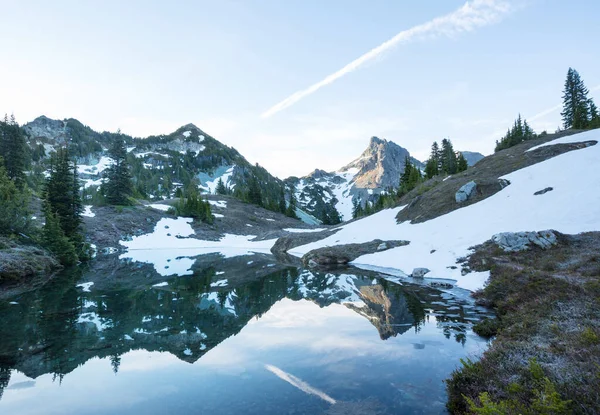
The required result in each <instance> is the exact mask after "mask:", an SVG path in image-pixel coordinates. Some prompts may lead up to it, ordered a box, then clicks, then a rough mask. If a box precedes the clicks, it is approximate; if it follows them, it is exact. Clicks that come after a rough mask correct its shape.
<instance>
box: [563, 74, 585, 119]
mask: <svg viewBox="0 0 600 415" xmlns="http://www.w3.org/2000/svg"><path fill="white" fill-rule="evenodd" d="M587 94H588V89H587V88H586V87H585V84H584V83H583V80H582V79H581V77H580V76H579V73H578V72H577V71H576V70H575V69H573V68H569V70H568V72H567V79H566V80H565V89H564V90H563V111H562V112H561V116H562V119H563V126H564V128H586V127H587V126H588V124H589V121H590V114H589V112H590V108H589V101H588V97H587Z"/></svg>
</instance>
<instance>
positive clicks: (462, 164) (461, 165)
mask: <svg viewBox="0 0 600 415" xmlns="http://www.w3.org/2000/svg"><path fill="white" fill-rule="evenodd" d="M468 168H469V164H468V163H467V159H466V158H465V156H463V154H462V153H460V154H459V155H458V167H457V170H458V172H461V171H465V170H467V169H468Z"/></svg>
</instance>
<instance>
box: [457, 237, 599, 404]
mask: <svg viewBox="0 0 600 415" xmlns="http://www.w3.org/2000/svg"><path fill="white" fill-rule="evenodd" d="M598 246H600V233H598V232H594V233H586V234H581V235H576V236H566V235H563V236H561V237H560V243H559V245H558V246H555V247H553V248H550V249H548V250H541V249H535V250H531V251H525V252H519V253H505V252H504V251H502V250H500V249H499V248H498V247H497V246H496V245H494V244H492V243H491V242H488V243H486V244H484V245H482V246H480V247H478V248H477V251H476V253H475V254H474V255H473V256H472V257H471V258H470V259H469V263H468V266H469V267H470V268H471V269H476V270H488V269H489V270H490V272H491V276H490V280H489V283H488V285H487V286H486V287H485V288H484V289H483V290H482V291H480V292H477V293H476V294H475V297H476V298H477V301H478V302H479V303H480V304H483V305H486V306H489V307H492V308H493V309H494V310H495V311H496V313H497V315H498V319H497V320H486V321H483V322H481V323H480V324H478V325H477V326H476V327H475V330H476V331H477V332H479V333H481V334H482V335H486V336H493V335H495V336H496V337H495V339H494V341H493V342H492V343H491V345H490V348H489V349H488V350H487V351H486V352H485V353H484V354H483V356H482V358H481V359H480V360H478V361H476V362H473V361H463V364H462V367H460V368H459V369H457V370H456V371H455V372H454V373H453V374H452V377H451V378H450V379H449V380H448V381H447V389H448V395H449V402H448V408H449V409H450V410H451V411H452V412H453V413H477V414H562V413H565V414H566V413H581V414H586V413H595V410H596V409H597V408H600V337H599V335H600V253H599V252H598V250H597V247H598Z"/></svg>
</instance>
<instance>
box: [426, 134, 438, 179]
mask: <svg viewBox="0 0 600 415" xmlns="http://www.w3.org/2000/svg"><path fill="white" fill-rule="evenodd" d="M438 174H440V147H439V145H438V143H437V141H434V142H433V144H432V145H431V154H430V155H429V159H427V162H426V163H425V176H426V177H427V178H428V179H431V178H432V177H434V176H437V175H438Z"/></svg>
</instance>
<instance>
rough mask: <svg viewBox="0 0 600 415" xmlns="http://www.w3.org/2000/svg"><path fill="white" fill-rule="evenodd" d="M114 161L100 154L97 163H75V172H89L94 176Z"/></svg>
mask: <svg viewBox="0 0 600 415" xmlns="http://www.w3.org/2000/svg"><path fill="white" fill-rule="evenodd" d="M113 163H114V161H113V160H112V159H111V158H110V157H106V156H102V157H101V158H100V160H99V161H98V163H97V164H90V165H88V164H79V165H77V172H78V173H79V174H89V175H90V176H95V175H98V174H101V173H102V172H103V171H104V170H106V169H107V168H108V167H110V166H111V165H112V164H113Z"/></svg>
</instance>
